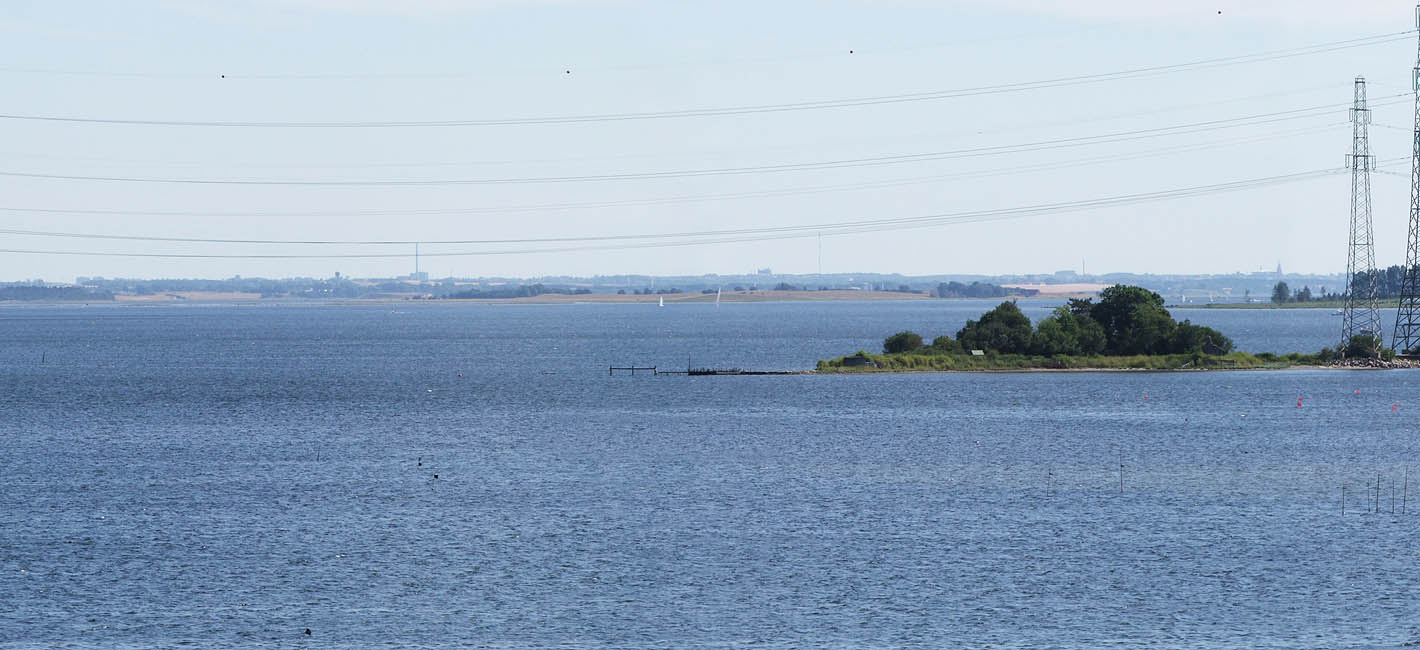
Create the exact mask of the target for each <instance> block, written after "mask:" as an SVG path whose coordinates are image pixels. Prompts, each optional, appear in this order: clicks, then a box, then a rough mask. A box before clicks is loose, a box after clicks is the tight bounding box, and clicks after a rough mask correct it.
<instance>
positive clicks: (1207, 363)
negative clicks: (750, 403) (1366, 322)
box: [817, 352, 1330, 373]
mask: <svg viewBox="0 0 1420 650" xmlns="http://www.w3.org/2000/svg"><path fill="white" fill-rule="evenodd" d="M852 356H858V357H866V358H867V359H868V363H867V364H866V365H858V366H845V365H844V360H845V359H847V358H848V357H839V358H837V359H831V360H821V361H819V362H818V367H817V370H818V371H819V372H821V373H859V372H913V371H987V370H1209V369H1216V370H1224V369H1262V368H1290V367H1295V366H1321V365H1327V364H1329V363H1330V360H1329V359H1325V360H1324V359H1322V358H1321V355H1318V354H1300V353H1295V352H1294V353H1291V354H1287V355H1277V354H1272V353H1262V354H1249V353H1247V352H1233V353H1230V354H1225V355H1210V354H1158V355H1132V356H1104V355H1094V356H1079V357H1074V356H1063V355H1062V356H1054V357H1046V356H1034V355H1023V354H996V353H994V352H988V353H987V354H986V355H985V356H972V355H969V354H931V353H920V352H903V353H898V354H865V353H862V352H860V353H858V354H856V355H852Z"/></svg>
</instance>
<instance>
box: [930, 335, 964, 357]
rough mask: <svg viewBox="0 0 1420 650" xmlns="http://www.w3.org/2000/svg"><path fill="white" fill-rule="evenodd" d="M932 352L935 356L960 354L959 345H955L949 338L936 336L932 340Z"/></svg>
mask: <svg viewBox="0 0 1420 650" xmlns="http://www.w3.org/2000/svg"><path fill="white" fill-rule="evenodd" d="M932 351H933V352H935V353H937V354H961V352H962V349H961V344H960V343H957V342H956V341H955V340H953V339H952V337H950V336H938V337H937V338H935V339H932Z"/></svg>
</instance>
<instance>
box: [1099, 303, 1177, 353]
mask: <svg viewBox="0 0 1420 650" xmlns="http://www.w3.org/2000/svg"><path fill="white" fill-rule="evenodd" d="M1177 327H1178V324H1177V323H1175V322H1174V320H1173V317H1172V316H1170V315H1169V312H1168V310H1167V309H1164V308H1163V307H1159V306H1156V305H1135V306H1134V308H1133V309H1132V310H1131V311H1130V313H1129V318H1128V320H1127V324H1126V325H1125V327H1124V329H1123V330H1121V331H1120V333H1119V337H1118V338H1117V339H1116V340H1115V341H1114V342H1113V345H1114V353H1115V354H1165V353H1167V352H1168V351H1169V339H1170V337H1172V336H1173V333H1174V330H1175V329H1176V328H1177Z"/></svg>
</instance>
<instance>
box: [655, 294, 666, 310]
mask: <svg viewBox="0 0 1420 650" xmlns="http://www.w3.org/2000/svg"><path fill="white" fill-rule="evenodd" d="M656 306H657V307H665V306H666V297H665V296H661V302H659V303H657V304H656Z"/></svg>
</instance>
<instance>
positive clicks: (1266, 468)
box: [0, 302, 1420, 648]
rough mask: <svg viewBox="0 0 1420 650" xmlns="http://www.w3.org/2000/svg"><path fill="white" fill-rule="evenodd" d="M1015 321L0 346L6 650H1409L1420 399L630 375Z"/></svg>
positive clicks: (36, 322)
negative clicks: (648, 368) (374, 649)
mask: <svg viewBox="0 0 1420 650" xmlns="http://www.w3.org/2000/svg"><path fill="white" fill-rule="evenodd" d="M1025 304H1026V305H1027V312H1028V313H1030V314H1032V315H1033V316H1037V317H1038V316H1040V315H1043V314H1044V313H1046V310H1047V309H1048V307H1049V306H1051V303H1045V302H1040V303H1025ZM989 306H990V303H987V302H983V303H980V304H974V303H967V304H963V303H956V302H953V303H916V302H904V303H810V304H726V305H723V306H722V307H721V308H720V309H715V308H713V307H711V306H709V305H674V306H671V305H668V306H667V307H665V308H664V309H657V308H655V307H652V306H646V305H567V306H506V305H502V306H486V305H417V304H414V305H406V304H399V305H393V306H391V305H375V306H301V305H262V306H212V307H204V306H174V307H128V306H112V305H110V306H94V307H79V306H63V307H42V308H39V307H13V308H5V309H0V340H3V341H5V343H4V344H3V345H0V368H3V373H2V374H0V413H3V414H4V417H3V419H0V436H3V438H0V439H2V440H3V441H4V442H3V444H0V467H3V468H4V481H3V488H0V576H3V579H0V646H5V647H30V646H45V647H48V646H54V647H66V646H68V647H119V646H128V647H154V646H175V645H192V646H198V647H249V646H255V645H265V646H273V647H292V646H302V645H309V646H347V647H371V646H380V647H407V646H440V645H472V646H494V647H518V648H543V647H549V646H567V647H584V646H589V647H618V648H620V647H685V646H694V647H730V646H752V647H817V646H839V647H844V646H846V647H905V646H930V647H953V646H967V647H987V646H990V647H1001V648H1013V647H1067V648H1068V647H1082V648H1083V647H1090V648H1093V647H1108V646H1114V647H1130V648H1133V647H1276V648H1319V647H1347V648H1364V647H1381V648H1396V647H1401V646H1402V644H1405V643H1408V642H1413V641H1416V640H1417V639H1420V604H1417V602H1420V601H1417V600H1416V599H1415V598H1414V596H1413V589H1414V584H1415V578H1414V576H1415V573H1414V567H1415V566H1416V561H1417V560H1420V557H1417V555H1420V551H1417V550H1416V549H1417V545H1416V544H1415V533H1416V532H1417V531H1416V529H1417V515H1416V514H1414V510H1415V509H1416V507H1420V504H1407V506H1406V510H1407V513H1406V514H1403V515H1402V514H1401V513H1400V509H1401V499H1402V495H1406V496H1407V498H1408V491H1409V489H1408V486H1406V485H1405V476H1406V471H1407V467H1408V466H1410V464H1411V463H1412V462H1413V461H1414V460H1415V456H1416V444H1415V433H1416V430H1417V427H1416V426H1415V424H1414V422H1415V418H1414V415H1413V414H1414V412H1415V408H1417V407H1420V404H1414V403H1412V402H1413V401H1414V400H1415V396H1416V395H1417V386H1420V373H1416V372H1410V371H1388V372H1366V371H1268V372H1208V373H1019V374H916V375H892V376H792V377H714V378H688V377H684V376H669V377H668V376H659V377H655V376H646V375H640V374H638V375H637V376H635V377H630V376H616V377H609V376H608V375H607V370H606V367H607V366H608V365H612V364H616V365H622V364H632V363H635V364H637V365H659V366H661V367H668V366H669V367H678V366H682V364H684V363H686V361H687V359H689V360H690V361H691V362H692V363H694V364H695V365H697V366H699V365H713V366H743V367H755V368H775V369H779V368H804V367H810V366H812V364H813V362H814V360H816V359H818V358H821V357H827V356H836V355H839V354H842V353H845V352H851V351H853V350H857V349H860V348H868V349H873V348H876V347H877V346H878V345H879V344H880V341H881V339H882V338H883V337H884V336H886V335H887V334H890V333H892V332H893V331H896V330H899V329H905V328H910V329H916V330H918V331H920V332H922V333H923V334H926V335H933V334H939V333H953V332H955V330H956V329H957V328H959V327H960V326H961V324H962V322H964V321H965V319H966V318H968V317H974V316H975V315H976V314H979V313H980V312H981V311H982V310H983V308H984V307H989ZM1175 314H1176V315H1177V316H1179V317H1180V318H1184V317H1187V318H1191V319H1193V320H1194V321H1195V322H1200V323H1204V324H1209V325H1213V326H1216V327H1219V328H1220V329H1222V330H1223V331H1224V332H1225V333H1228V334H1230V335H1232V336H1233V338H1234V339H1235V340H1237V341H1238V343H1239V345H1240V347H1242V348H1244V349H1250V350H1266V349H1271V350H1275V351H1289V350H1293V349H1301V350H1315V349H1317V348H1320V347H1322V346H1324V345H1331V344H1333V339H1334V338H1336V336H1335V332H1334V330H1336V329H1338V328H1339V326H1340V323H1339V322H1337V321H1339V319H1336V318H1332V317H1331V316H1330V315H1329V313H1328V312H1326V311H1321V310H1297V311H1205V310H1175ZM1299 398H1300V399H1301V402H1302V406H1301V407H1298V406H1297V403H1298V399H1299ZM1393 409H1394V410H1393ZM1121 464H1122V466H1123V467H1122V470H1121ZM436 475H437V478H436V477H435V476H436ZM1377 475H1379V477H1380V480H1381V489H1380V495H1381V498H1380V499H1379V508H1380V510H1381V511H1382V512H1381V513H1374V512H1367V511H1368V510H1374V509H1375V508H1376V505H1377V504H1376V503H1375V502H1374V501H1373V499H1374V493H1372V492H1370V490H1371V485H1372V484H1374V483H1375V482H1376V480H1377ZM1343 484H1345V485H1346V486H1347V487H1346V504H1345V514H1344V515H1343V514H1342V512H1341V510H1342V487H1341V486H1342V485H1343ZM1392 488H1394V489H1395V513H1394V514H1392V513H1391V503H1392V501H1391V494H1392V492H1391V491H1392ZM306 628H309V629H310V630H311V632H312V633H311V635H310V636H306V635H305V634H303V632H304V630H305V629H306Z"/></svg>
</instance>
